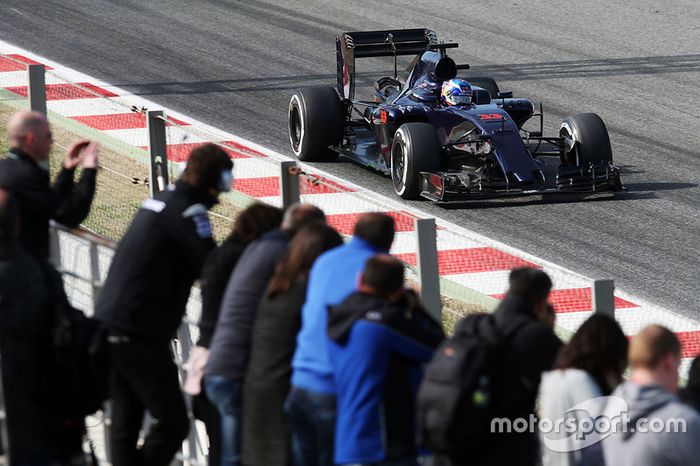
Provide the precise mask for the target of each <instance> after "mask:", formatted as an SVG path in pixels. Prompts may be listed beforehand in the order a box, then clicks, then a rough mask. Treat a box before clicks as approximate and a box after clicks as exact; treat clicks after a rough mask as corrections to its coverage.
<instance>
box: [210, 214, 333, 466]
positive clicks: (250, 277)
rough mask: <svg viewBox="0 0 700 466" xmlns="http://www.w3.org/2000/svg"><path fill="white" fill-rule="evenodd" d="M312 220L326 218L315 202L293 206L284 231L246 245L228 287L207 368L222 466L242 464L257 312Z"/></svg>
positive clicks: (286, 218) (278, 231)
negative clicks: (295, 239)
mask: <svg viewBox="0 0 700 466" xmlns="http://www.w3.org/2000/svg"><path fill="white" fill-rule="evenodd" d="M312 221H323V222H325V215H324V214H323V211H321V210H320V209H319V208H317V207H314V206H312V205H309V204H296V205H293V206H291V207H290V208H289V209H288V210H287V212H285V215H284V220H283V221H282V227H281V228H280V229H277V230H274V231H271V232H269V233H267V234H266V235H264V236H262V237H261V238H260V239H258V240H257V241H255V242H253V243H251V244H250V245H249V246H248V247H247V248H246V250H245V251H244V252H243V255H242V256H241V258H240V260H239V261H238V264H237V265H236V269H235V270H234V271H233V274H231V278H230V279H229V281H228V285H227V286H226V292H225V293H224V298H223V301H222V303H221V311H220V315H219V321H218V323H217V326H216V330H215V332H214V337H213V339H212V341H211V346H210V355H209V361H208V362H207V367H206V369H205V372H204V373H205V376H204V387H205V390H206V394H207V397H208V398H209V400H211V401H212V402H213V403H214V404H215V405H216V406H217V408H218V410H219V414H220V415H221V435H222V442H221V444H222V453H221V455H222V461H221V464H222V465H226V466H230V465H238V464H240V462H241V428H242V426H241V411H242V407H243V405H242V401H241V392H242V390H243V377H244V376H245V372H246V368H247V364H248V355H249V353H250V341H251V338H252V331H253V324H254V322H255V311H256V310H257V308H258V304H259V303H260V299H261V298H262V296H263V294H264V293H265V288H267V284H268V282H269V281H270V277H272V274H273V273H274V271H275V266H276V265H277V262H279V260H280V258H281V257H282V255H283V254H284V251H285V250H286V249H287V246H288V245H289V242H290V241H291V239H292V237H293V236H294V235H295V234H296V232H297V231H299V229H300V228H301V227H302V226H304V225H305V224H307V223H309V222H312Z"/></svg>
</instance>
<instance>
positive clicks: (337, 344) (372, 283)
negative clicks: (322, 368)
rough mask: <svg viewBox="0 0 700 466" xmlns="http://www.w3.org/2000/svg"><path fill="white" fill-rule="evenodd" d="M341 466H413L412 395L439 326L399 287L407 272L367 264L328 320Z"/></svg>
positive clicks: (384, 258)
mask: <svg viewBox="0 0 700 466" xmlns="http://www.w3.org/2000/svg"><path fill="white" fill-rule="evenodd" d="M328 336H329V337H330V341H331V343H330V346H329V355H330V359H331V363H332V365H333V371H334V372H333V374H334V378H335V387H336V397H337V414H336V416H337V417H336V431H335V439H336V442H335V455H334V460H335V463H336V464H338V465H345V464H352V465H357V466H360V465H362V466H364V465H368V466H369V465H372V466H380V465H381V466H390V465H391V466H415V465H416V464H417V462H416V461H417V455H418V453H417V449H416V421H415V418H416V414H415V396H416V391H417V387H418V383H419V382H420V378H421V375H422V366H423V364H425V363H427V362H428V361H430V359H431V358H432V355H433V351H434V350H435V348H436V347H437V346H438V345H439V344H440V342H441V341H442V339H443V338H444V334H443V332H442V328H441V326H440V324H439V323H437V322H435V321H434V320H433V319H432V318H431V317H430V316H428V314H427V313H426V312H425V311H424V309H423V308H422V307H421V306H420V304H419V300H418V298H417V296H416V295H415V293H413V292H412V291H409V290H406V289H404V266H403V264H402V263H401V262H399V261H398V260H397V259H395V258H393V257H391V256H389V255H377V256H375V257H373V258H372V259H370V260H369V261H367V265H366V266H365V269H364V272H363V274H362V280H361V284H360V287H359V290H358V291H357V292H355V293H353V294H351V295H350V296H349V297H348V298H347V299H346V300H345V301H343V302H342V303H341V304H340V305H338V306H334V307H331V308H330V311H329V316H328Z"/></svg>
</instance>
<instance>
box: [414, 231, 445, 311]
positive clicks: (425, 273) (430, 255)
mask: <svg viewBox="0 0 700 466" xmlns="http://www.w3.org/2000/svg"><path fill="white" fill-rule="evenodd" d="M415 226H416V239H417V243H418V279H419V280H420V289H421V299H422V300H423V304H424V305H425V307H426V309H427V310H428V312H430V315H432V316H433V317H434V318H435V319H436V320H437V321H438V322H442V303H441V301H440V273H439V270H438V256H437V235H436V232H435V219H434V218H426V219H416V221H415Z"/></svg>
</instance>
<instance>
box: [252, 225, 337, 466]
mask: <svg viewBox="0 0 700 466" xmlns="http://www.w3.org/2000/svg"><path fill="white" fill-rule="evenodd" d="M341 244H343V240H342V238H341V236H340V235H339V234H338V233H337V232H336V231H335V230H334V229H333V228H331V227H329V226H327V225H326V224H324V223H320V222H319V223H312V224H310V225H307V226H305V227H304V228H303V229H302V230H300V231H299V233H297V235H296V236H295V237H294V239H293V240H292V242H291V243H290V245H289V248H288V249H287V252H286V254H285V256H284V257H283V259H282V261H281V262H280V263H279V264H278V265H277V269H276V271H275V274H274V275H273V277H272V279H271V280H270V283H269V284H268V287H267V292H266V294H265V296H264V297H263V299H262V301H261V302H260V305H259V307H258V311H257V317H256V320H255V327H254V329H253V341H252V351H251V354H250V362H249V363H248V372H247V373H246V376H245V385H244V388H243V464H245V465H246V466H287V465H289V464H291V456H290V438H289V431H288V428H287V418H286V416H285V413H284V409H283V405H284V401H285V399H286V397H287V394H288V392H289V385H290V378H291V375H292V356H294V349H295V348H296V337H297V333H298V332H299V329H300V328H301V308H302V306H303V304H304V301H305V300H306V283H307V279H308V275H309V270H311V266H312V265H313V263H314V261H315V260H316V258H317V257H318V256H320V255H321V254H322V253H323V252H325V251H327V250H329V249H331V248H334V247H336V246H340V245H341Z"/></svg>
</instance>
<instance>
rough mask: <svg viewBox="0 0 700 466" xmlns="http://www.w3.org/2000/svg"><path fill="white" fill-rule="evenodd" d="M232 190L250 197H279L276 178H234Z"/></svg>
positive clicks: (278, 183)
mask: <svg viewBox="0 0 700 466" xmlns="http://www.w3.org/2000/svg"><path fill="white" fill-rule="evenodd" d="M233 189H235V190H236V191H240V192H242V193H243V194H247V195H248V196H251V197H268V196H279V195H280V181H279V178H277V177H276V176H267V177H263V178H236V179H235V180H234V181H233Z"/></svg>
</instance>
